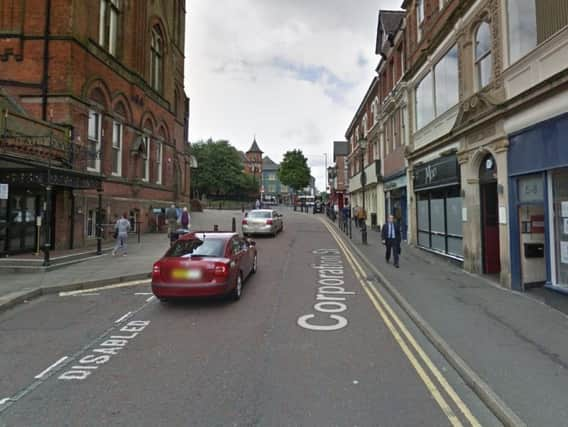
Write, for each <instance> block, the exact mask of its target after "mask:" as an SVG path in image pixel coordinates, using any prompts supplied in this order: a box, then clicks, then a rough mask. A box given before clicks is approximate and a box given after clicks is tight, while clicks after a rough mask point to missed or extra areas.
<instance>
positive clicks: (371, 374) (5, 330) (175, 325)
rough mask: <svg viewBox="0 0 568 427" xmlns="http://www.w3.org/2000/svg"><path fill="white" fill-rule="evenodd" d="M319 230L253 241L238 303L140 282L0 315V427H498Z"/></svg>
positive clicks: (292, 227) (314, 226)
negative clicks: (157, 290) (165, 298)
mask: <svg viewBox="0 0 568 427" xmlns="http://www.w3.org/2000/svg"><path fill="white" fill-rule="evenodd" d="M322 219H323V217H322V216H314V215H306V214H300V213H286V216H285V223H286V226H285V231H284V232H283V233H282V234H280V235H279V236H278V237H277V238H275V239H272V238H258V239H257V245H258V249H259V272H258V273H257V274H256V275H254V276H252V277H251V278H249V280H248V281H247V282H246V286H245V288H244V292H243V298H242V299H241V300H240V301H238V302H229V301H222V300H221V301H220V300H212V301H211V300H210V301H203V300H201V301H190V302H183V303H165V304H164V303H161V302H159V301H157V300H156V299H155V298H153V297H152V295H151V293H150V289H149V286H148V284H138V285H135V286H129V287H117V288H109V289H100V290H94V291H93V290H91V291H85V292H79V293H72V294H70V295H62V296H50V297H44V298H41V299H38V300H34V301H32V302H29V303H27V304H24V305H20V306H19V307H17V308H15V309H13V310H11V311H8V312H5V313H3V314H1V315H0V373H1V374H0V426H75V425H82V426H100V425H132V426H161V425H164V426H178V425H179V426H181V425H184V426H420V425H422V426H447V425H450V426H451V425H454V426H460V425H464V426H466V425H483V426H493V425H499V423H498V422H497V420H496V419H495V418H494V417H493V416H492V414H491V413H490V412H489V411H488V410H487V409H486V407H485V406H484V405H483V404H482V403H481V402H480V401H479V399H478V398H477V397H476V395H475V394H474V393H473V392H472V391H471V390H470V389H469V388H467V386H465V385H464V384H463V382H462V381H461V380H460V378H459V377H458V376H457V374H456V373H455V372H454V371H453V370H452V369H451V368H450V367H449V365H448V364H447V363H446V361H445V360H444V359H443V358H442V357H441V356H440V355H439V354H438V353H437V352H436V351H435V350H434V349H433V348H432V347H431V346H430V345H429V343H428V342H427V340H425V338H424V337H423V336H422V335H421V334H420V333H419V332H418V330H417V329H416V328H415V327H414V326H413V325H412V324H411V323H410V322H409V320H408V319H407V318H406V317H405V315H404V314H403V313H402V312H401V311H400V310H399V308H398V307H397V306H396V304H395V303H394V302H393V301H392V300H391V299H390V298H388V296H387V295H386V294H385V292H384V291H383V290H382V289H381V288H380V286H379V285H378V284H377V283H376V282H375V280H374V278H373V277H372V276H370V275H369V274H368V272H366V271H364V270H363V269H361V268H360V267H359V263H358V261H357V259H356V258H353V257H352V254H351V253H350V251H349V250H348V248H347V247H344V246H343V245H342V244H340V241H338V240H337V239H336V238H335V237H334V236H333V234H332V233H331V232H330V230H329V229H328V228H327V227H326V225H325V224H324V221H322ZM377 256H382V254H377ZM150 269H151V266H150V265H149V266H148V270H150Z"/></svg>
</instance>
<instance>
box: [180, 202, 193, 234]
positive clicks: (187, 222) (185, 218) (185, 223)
mask: <svg viewBox="0 0 568 427" xmlns="http://www.w3.org/2000/svg"><path fill="white" fill-rule="evenodd" d="M181 228H183V229H184V230H189V229H190V228H191V215H189V212H188V211H187V208H186V207H184V208H183V212H182V213H181Z"/></svg>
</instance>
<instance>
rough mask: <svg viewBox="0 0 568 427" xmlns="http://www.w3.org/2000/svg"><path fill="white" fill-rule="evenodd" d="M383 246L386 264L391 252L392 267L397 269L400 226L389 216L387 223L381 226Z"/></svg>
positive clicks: (400, 237) (400, 238) (400, 236)
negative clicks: (384, 247)
mask: <svg viewBox="0 0 568 427" xmlns="http://www.w3.org/2000/svg"><path fill="white" fill-rule="evenodd" d="M382 239H383V244H384V245H385V246H386V254H385V258H386V260H387V263H388V262H390V258H391V252H392V255H393V261H394V266H395V267H396V268H398V267H399V256H400V242H401V240H402V235H401V232H400V224H399V223H398V222H395V221H394V216H393V215H389V216H388V220H387V223H386V224H385V225H383V230H382Z"/></svg>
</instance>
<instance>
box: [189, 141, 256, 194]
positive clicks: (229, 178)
mask: <svg viewBox="0 0 568 427" xmlns="http://www.w3.org/2000/svg"><path fill="white" fill-rule="evenodd" d="M192 154H193V155H194V156H195V158H196V159H197V164H198V167H197V169H196V170H195V171H193V174H192V180H193V186H194V188H195V189H196V190H197V191H198V193H199V194H200V195H201V194H215V195H225V194H233V193H236V192H240V191H241V190H242V185H243V184H244V183H245V178H244V177H243V176H244V173H243V164H242V161H241V156H240V154H239V152H238V151H237V149H236V148H235V147H233V146H231V145H230V144H229V142H228V141H223V140H222V141H213V140H211V139H209V140H207V141H199V142H196V143H194V144H192Z"/></svg>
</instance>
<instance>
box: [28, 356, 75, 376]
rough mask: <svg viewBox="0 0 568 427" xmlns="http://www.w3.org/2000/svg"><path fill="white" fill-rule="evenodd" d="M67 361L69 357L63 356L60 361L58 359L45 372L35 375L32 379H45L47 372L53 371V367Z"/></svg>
mask: <svg viewBox="0 0 568 427" xmlns="http://www.w3.org/2000/svg"><path fill="white" fill-rule="evenodd" d="M67 359H69V356H63V357H62V358H61V359H59V360H58V361H57V362H55V363H54V364H53V365H51V366H49V367H48V368H47V369H46V370H44V371H43V372H42V373H40V374H38V375H36V376H35V377H34V378H35V379H38V380H39V379H41V378H43V377H45V376H46V375H47V373H48V372H49V371H51V370H52V369H54V368H55V367H57V366H59V365H61V364H62V363H63V362H65V361H66V360H67Z"/></svg>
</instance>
